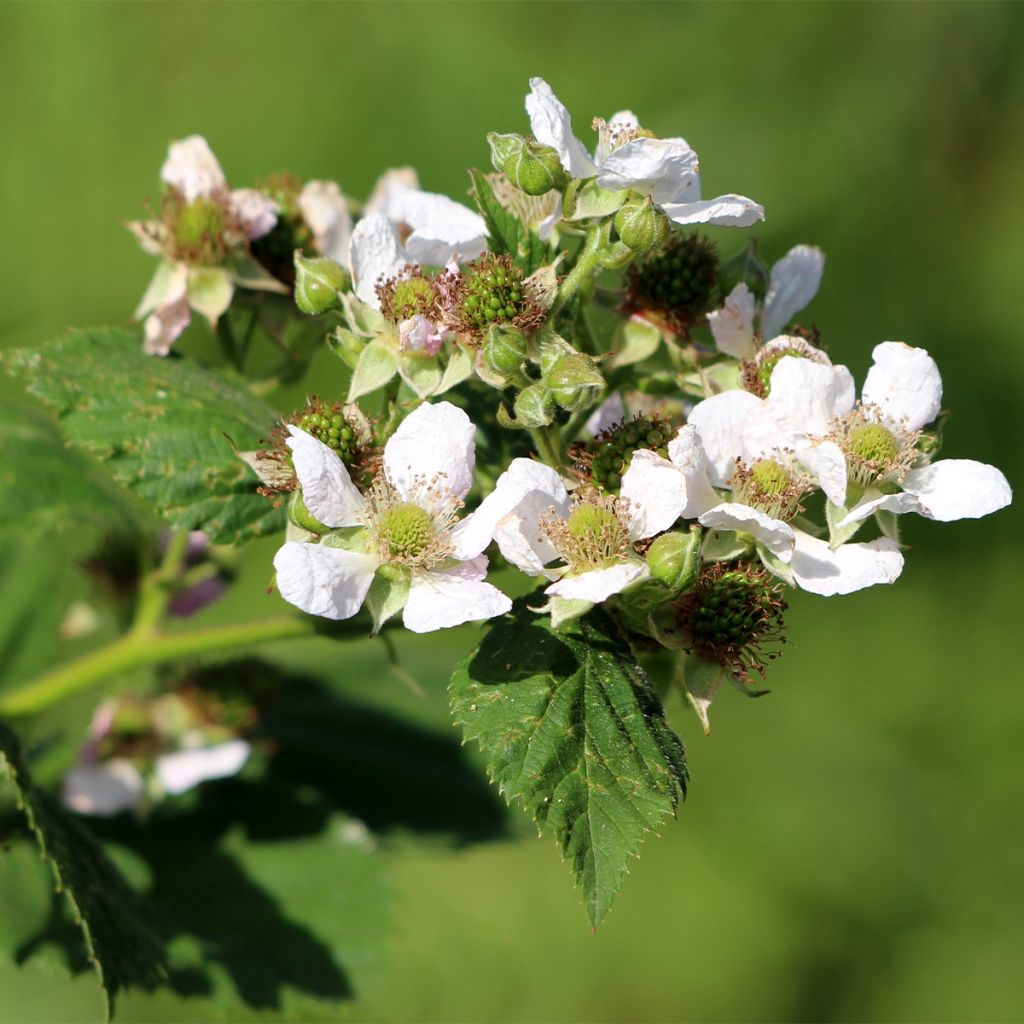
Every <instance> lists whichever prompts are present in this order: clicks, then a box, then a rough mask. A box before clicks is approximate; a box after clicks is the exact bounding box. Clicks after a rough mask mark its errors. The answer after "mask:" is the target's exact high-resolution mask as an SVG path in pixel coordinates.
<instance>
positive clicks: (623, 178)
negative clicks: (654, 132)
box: [597, 138, 697, 203]
mask: <svg viewBox="0 0 1024 1024" xmlns="http://www.w3.org/2000/svg"><path fill="white" fill-rule="evenodd" d="M696 174H697V154H696V153H694V151H693V150H692V149H690V147H689V146H688V145H687V144H686V143H685V142H684V141H683V140H682V139H645V138H640V139H633V141H632V142H627V143H625V145H622V146H619V148H618V149H616V150H614V151H613V152H612V153H610V154H609V155H608V157H607V158H605V160H604V161H602V163H601V167H600V170H599V173H598V175H597V184H598V185H599V186H600V187H601V188H605V189H608V191H610V192H618V191H620V190H621V189H625V188H629V189H633V190H634V191H636V192H640V193H642V194H644V195H650V196H651V197H652V198H653V199H654V201H655V202H656V203H667V202H670V201H671V200H673V199H675V198H676V196H678V195H679V194H680V193H681V192H683V191H684V190H685V189H686V187H687V186H688V185H689V184H690V183H691V182H692V181H693V180H694V178H695V177H696Z"/></svg>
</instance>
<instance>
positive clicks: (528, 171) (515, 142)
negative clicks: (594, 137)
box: [487, 132, 569, 196]
mask: <svg viewBox="0 0 1024 1024" xmlns="http://www.w3.org/2000/svg"><path fill="white" fill-rule="evenodd" d="M487 141H488V143H490V146H491V162H492V163H493V164H494V167H495V169H496V170H499V171H502V172H503V173H504V174H505V177H506V178H508V180H509V181H510V182H511V183H512V184H513V185H515V187H516V188H518V189H519V190H520V191H522V192H525V193H526V194H527V195H528V196H542V195H545V194H546V193H548V192H550V191H551V190H552V189H563V188H565V186H566V184H567V183H568V181H569V177H568V175H567V174H566V173H565V169H564V168H563V167H562V161H561V159H560V157H559V156H558V153H557V151H555V150H554V149H552V148H551V147H550V146H542V145H541V144H540V143H539V142H536V141H534V140H533V139H524V138H523V137H522V136H521V135H514V134H510V135H499V134H498V133H497V132H491V133H490V134H489V135H488V136H487Z"/></svg>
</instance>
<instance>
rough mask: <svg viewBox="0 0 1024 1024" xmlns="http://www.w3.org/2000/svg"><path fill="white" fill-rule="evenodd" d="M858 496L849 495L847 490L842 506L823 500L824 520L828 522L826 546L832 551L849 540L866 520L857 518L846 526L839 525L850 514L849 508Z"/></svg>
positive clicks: (857, 499) (855, 502)
mask: <svg viewBox="0 0 1024 1024" xmlns="http://www.w3.org/2000/svg"><path fill="white" fill-rule="evenodd" d="M860 497H861V496H860V495H858V494H856V493H854V496H853V497H851V496H850V493H849V492H847V502H846V504H845V505H843V506H840V505H833V504H832V502H831V501H827V502H825V522H826V523H828V546H829V547H830V548H831V549H832V550H833V551H835V550H836V548H838V547H839V546H840V545H842V544H845V543H846V542H847V541H848V540H850V539H851V538H852V537H853V536H854V535H855V534H856V533H857V531H858V530H860V528H861V527H862V526H863V525H864V523H865V522H866V521H867V520H866V519H858V520H857V521H856V522H854V523H848V524H847V525H846V526H840V525H839V524H840V523H841V522H842V521H843V520H844V519H845V518H846V517H847V516H848V515H849V514H850V510H851V509H852V508H853V506H854V505H856V504H857V502H858V501H859V500H860Z"/></svg>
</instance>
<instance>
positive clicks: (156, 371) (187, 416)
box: [0, 328, 284, 543]
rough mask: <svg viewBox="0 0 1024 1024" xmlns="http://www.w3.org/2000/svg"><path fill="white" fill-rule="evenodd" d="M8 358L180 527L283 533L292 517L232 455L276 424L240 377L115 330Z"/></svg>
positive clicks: (75, 435)
mask: <svg viewBox="0 0 1024 1024" xmlns="http://www.w3.org/2000/svg"><path fill="white" fill-rule="evenodd" d="M0 360H2V363H3V365H5V367H6V368H7V370H8V372H9V373H11V374H12V375H14V376H17V377H19V378H21V379H22V380H23V381H24V382H25V385H26V387H27V388H28V390H29V391H30V392H31V393H32V394H33V395H35V396H36V397H37V398H39V399H41V400H42V401H43V402H45V403H46V404H47V405H48V406H50V407H51V408H53V409H55V410H56V411H57V414H58V416H59V417H60V426H61V429H62V430H63V432H64V436H65V437H66V438H67V440H68V441H70V442H71V443H72V444H73V445H78V446H80V447H82V448H84V449H87V450H88V451H90V452H92V453H93V454H94V455H96V456H97V457H98V458H100V459H102V460H104V461H105V462H106V464H107V466H108V468H109V469H110V471H111V472H112V473H113V475H114V477H115V478H116V479H117V480H119V481H120V482H121V483H123V484H125V485H126V486H128V487H130V488H132V490H134V491H135V492H136V493H137V494H139V495H141V496H142V497H144V498H146V499H148V500H149V501H151V502H153V503H154V505H155V506H156V509H157V511H158V512H159V513H160V514H161V515H162V516H163V517H164V518H165V519H167V520H168V521H169V522H171V523H172V524H173V525H175V526H177V527H181V528H187V529H202V530H205V531H206V532H207V533H208V534H210V536H211V538H212V539H213V540H214V541H215V542H219V543H234V542H237V541H240V540H243V539H245V538H247V537H252V536H258V535H261V534H266V533H272V532H274V531H276V530H279V529H281V528H282V527H283V525H284V512H283V511H282V510H281V509H275V508H274V507H273V506H272V505H271V503H270V502H269V501H267V500H266V499H265V498H263V497H261V496H260V495H258V494H257V493H256V486H257V481H256V478H255V476H254V474H253V472H252V470H250V469H249V468H248V467H247V466H246V465H245V464H244V463H243V462H242V461H241V460H240V459H238V458H237V457H236V456H235V455H234V453H233V451H232V442H234V443H235V444H237V445H238V447H239V448H242V449H251V448H257V447H259V445H260V441H261V440H262V439H264V438H266V437H268V436H269V434H270V432H271V430H272V429H273V428H274V425H275V422H276V419H277V417H276V415H275V413H274V411H273V409H271V408H270V406H268V405H267V404H266V403H265V402H263V401H261V400H260V399H258V398H256V397H254V396H253V395H252V393H251V392H250V391H249V389H248V388H247V386H246V385H245V382H244V381H243V380H242V379H241V378H239V377H237V376H235V375H233V374H229V373H222V372H214V371H212V370H207V369H204V368H203V367H201V366H199V365H198V364H196V363H193V362H190V361H189V360H186V359H181V358H177V357H174V356H171V357H168V358H166V359H159V358H154V357H152V356H147V355H145V354H144V353H143V351H142V348H141V344H140V341H139V339H138V337H136V336H135V335H134V334H131V333H129V332H127V331H120V330H115V329H112V328H98V329H95V330H82V331H69V332H68V333H67V334H65V335H63V336H61V337H60V338H57V339H56V340H54V341H52V342H49V343H48V344H46V345H43V346H42V347H41V348H38V349H14V350H12V351H10V352H6V353H4V354H3V355H2V356H0ZM229 438H230V440H229Z"/></svg>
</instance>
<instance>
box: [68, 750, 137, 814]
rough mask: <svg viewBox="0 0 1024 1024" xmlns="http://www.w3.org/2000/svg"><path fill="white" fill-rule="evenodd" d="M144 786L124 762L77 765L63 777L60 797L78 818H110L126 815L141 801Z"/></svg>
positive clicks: (129, 763) (113, 761)
mask: <svg viewBox="0 0 1024 1024" xmlns="http://www.w3.org/2000/svg"><path fill="white" fill-rule="evenodd" d="M144 789H145V783H144V782H143V780H142V776H141V775H140V774H139V770H138V768H136V767H135V765H134V764H132V762H131V761H128V760H127V759H125V758H120V757H117V758H113V759H112V760H110V761H105V762H102V763H100V764H79V765H77V766H76V767H74V768H72V769H71V771H69V772H68V773H67V775H65V776H64V789H63V792H62V794H61V797H62V799H63V801H64V804H65V806H67V807H70V808H71V810H73V811H77V812H78V813H79V814H95V815H98V816H100V817H104V818H107V817H112V816H113V815H115V814H120V813H121V812H122V811H130V810H133V809H134V808H135V807H137V806H138V804H139V803H140V802H141V800H142V795H143V790H144Z"/></svg>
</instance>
